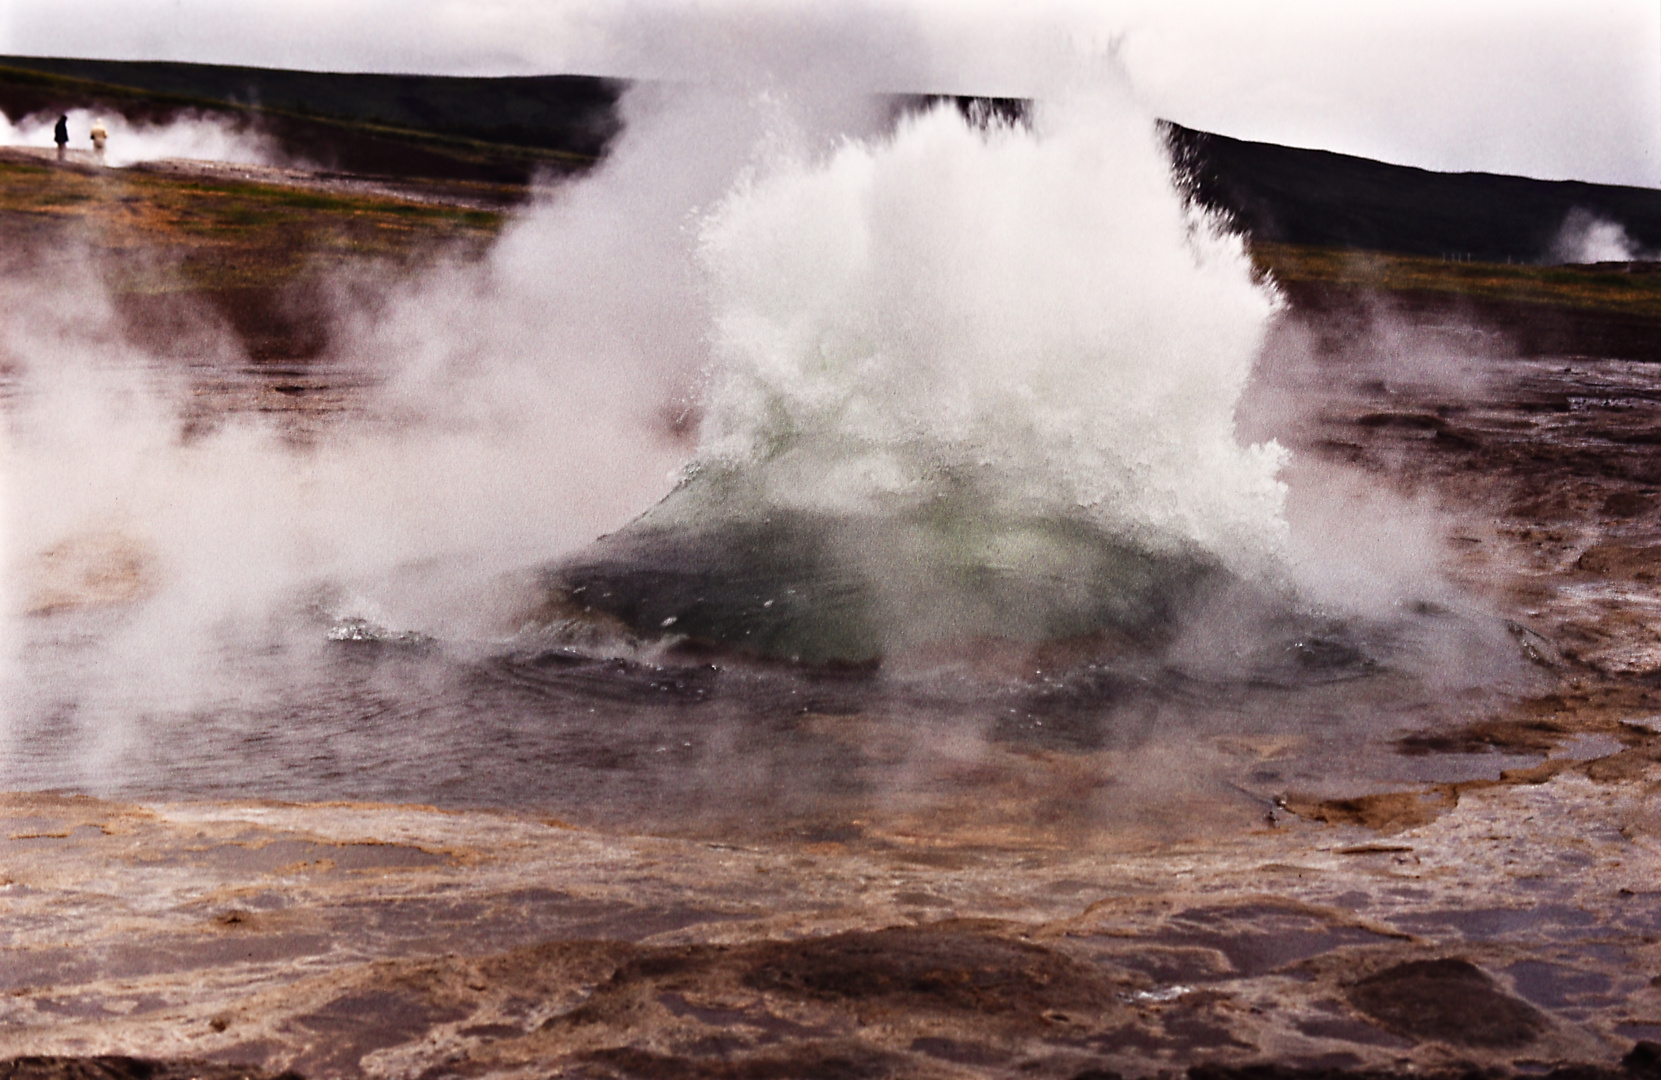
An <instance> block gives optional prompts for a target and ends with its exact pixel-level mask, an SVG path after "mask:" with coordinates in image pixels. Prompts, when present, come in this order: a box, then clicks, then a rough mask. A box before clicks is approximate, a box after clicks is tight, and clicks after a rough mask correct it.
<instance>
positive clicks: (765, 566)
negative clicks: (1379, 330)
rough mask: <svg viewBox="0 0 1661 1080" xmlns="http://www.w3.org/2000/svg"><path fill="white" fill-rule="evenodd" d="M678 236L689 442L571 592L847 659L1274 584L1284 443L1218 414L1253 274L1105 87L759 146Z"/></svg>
mask: <svg viewBox="0 0 1661 1080" xmlns="http://www.w3.org/2000/svg"><path fill="white" fill-rule="evenodd" d="M701 237H702V245H701V249H700V251H701V256H702V263H703V266H704V268H705V270H706V271H707V273H708V276H709V280H710V289H711V293H712V297H713V301H714V309H715V314H714V331H713V353H714V374H713V376H712V379H711V386H710V389H709V393H708V400H707V402H706V405H705V416H704V421H703V428H702V432H701V438H700V442H699V446H698V451H697V455H696V458H695V460H694V462H693V463H692V464H691V465H690V466H689V467H688V470H687V475H686V478H685V480H684V481H683V483H682V484H681V486H680V488H679V489H678V490H677V491H676V492H675V493H674V494H673V495H672V496H671V497H670V498H669V499H668V500H666V502H665V503H664V504H663V505H661V506H659V507H657V508H656V509H655V510H653V511H652V512H651V513H649V514H647V515H646V516H645V517H644V518H643V519H641V520H640V521H638V522H636V523H635V524H634V525H633V526H631V527H630V529H628V530H625V532H624V533H623V534H621V535H619V536H616V537H613V538H611V539H610V540H609V541H608V542H607V543H606V544H605V545H602V548H601V550H600V553H599V554H598V556H597V558H596V557H590V558H588V559H587V560H586V561H584V562H581V563H579V564H578V565H575V566H571V567H567V568H566V569H565V570H564V571H563V573H562V575H561V577H562V579H563V581H564V583H565V588H566V590H567V592H568V594H569V595H570V596H571V598H572V599H577V600H581V601H582V602H583V604H584V606H592V605H595V604H598V605H599V606H600V607H602V608H604V609H606V610H610V611H612V612H613V613H615V614H620V615H622V616H623V617H624V618H625V620H626V621H628V622H630V623H632V624H634V625H636V626H637V627H639V628H640V629H652V628H672V629H673V630H674V631H675V632H681V633H690V634H692V635H694V636H704V637H710V638H714V639H716V640H722V641H726V642H729V643H732V644H736V645H741V646H747V647H750V648H757V649H760V650H761V651H764V652H772V653H785V654H788V655H792V656H801V657H804V658H815V659H830V658H838V659H847V660H868V659H872V658H874V657H875V656H876V655H879V654H881V653H882V652H884V651H885V650H886V649H888V648H892V647H895V646H916V645H926V644H932V643H941V642H950V641H963V640H971V639H975V638H986V637H1012V638H1016V639H1032V638H1040V639H1042V638H1053V637H1060V636H1075V635H1079V634H1086V633H1091V632H1096V631H1106V630H1113V631H1137V632H1146V631H1149V630H1152V629H1153V628H1154V627H1155V626H1156V625H1157V624H1161V623H1163V622H1165V621H1167V620H1168V618H1169V617H1170V616H1171V615H1172V614H1174V611H1175V609H1177V608H1179V607H1180V606H1182V604H1183V603H1185V602H1186V601H1187V599H1189V598H1190V594H1192V593H1193V592H1194V591H1195V589H1196V588H1197V587H1198V586H1199V585H1200V584H1201V583H1202V582H1207V581H1212V582H1215V581H1220V580H1222V579H1224V578H1238V579H1243V580H1246V581H1250V582H1253V583H1256V584H1264V585H1266V584H1269V583H1271V582H1273V581H1275V580H1276V579H1277V578H1278V577H1279V576H1280V564H1281V557H1282V554H1283V548H1284V543H1285V539H1286V523H1285V520H1284V518H1283V515H1282V504H1283V499H1284V486H1283V485H1282V484H1281V482H1280V481H1279V480H1278V479H1277V475H1276V474H1277V471H1278V469H1279V468H1280V465H1281V463H1282V461H1283V459H1284V456H1285V455H1284V452H1283V451H1282V450H1281V449H1280V448H1279V447H1278V446H1277V445H1276V444H1274V443H1272V442H1270V443H1265V444H1261V445H1255V446H1241V445H1240V443H1239V442H1238V441H1237V439H1236V435H1235V424H1234V410H1235V406H1236V403H1237V401H1238V400H1239V397H1240V394H1241V391H1242V389H1243V388H1244V386H1245V383H1246V380H1247V378H1248V377H1249V376H1250V373H1251V369H1252V364H1253V361H1254V359H1255V356H1256V353H1257V350H1258V348H1259V347H1260V345H1261V343H1262V340H1263V335H1264V331H1265V327H1266V325H1267V321H1268V319H1269V317H1270V315H1271V313H1272V311H1273V310H1274V305H1275V298H1274V295H1273V293H1272V290H1271V289H1270V288H1269V287H1268V286H1267V285H1265V284H1263V283H1261V282H1259V281H1256V280H1254V278H1253V274H1252V268H1251V265H1250V262H1249V259H1248V258H1247V256H1246V254H1245V253H1244V251H1243V249H1242V245H1241V243H1240V241H1239V239H1238V238H1237V237H1234V236H1231V235H1227V234H1225V233H1223V232H1222V231H1220V230H1219V229H1218V228H1216V227H1215V224H1214V223H1213V222H1211V221H1208V220H1206V219H1205V218H1204V217H1203V216H1201V215H1200V214H1199V213H1197V212H1196V211H1195V210H1193V209H1192V208H1191V207H1189V206H1187V205H1185V203H1184V201H1183V199H1182V198H1181V196H1180V194H1179V192H1178V191H1177V190H1176V189H1175V187H1174V185H1173V181H1172V177H1171V169H1170V162H1169V159H1168V156H1167V154H1166V151H1165V148H1164V147H1163V146H1162V145H1161V144H1160V142H1159V140H1158V136H1157V132H1156V130H1155V127H1154V125H1153V124H1152V122H1151V121H1150V119H1149V118H1148V117H1146V116H1144V115H1142V114H1141V113H1140V112H1139V111H1138V110H1136V109H1135V108H1133V107H1132V106H1131V105H1130V104H1129V103H1128V102H1126V101H1124V100H1122V99H1121V98H1120V97H1119V96H1118V95H1115V94H1112V93H1110V92H1109V93H1098V94H1094V95H1089V96H1077V97H1073V98H1069V99H1063V100H1058V101H1053V102H1046V103H1043V104H1040V105H1038V106H1036V107H1035V109H1034V110H1033V114H1032V116H1031V118H1030V122H1023V121H1019V120H1015V121H1012V120H1008V119H1003V118H999V117H996V116H993V117H991V118H990V119H989V120H988V121H987V122H985V123H984V124H977V123H975V122H973V121H972V120H971V119H970V118H969V116H968V115H967V113H966V111H963V110H959V109H955V108H953V107H951V105H949V104H939V105H936V106H935V107H933V108H930V109H928V110H926V111H924V112H921V113H915V114H911V115H907V116H905V117H903V118H902V119H901V120H900V121H899V123H898V126H897V129H896V130H894V131H893V132H892V133H890V134H887V135H884V136H881V137H876V138H869V139H863V140H849V141H845V142H843V143H842V144H841V145H840V146H839V147H837V148H836V149H835V150H834V151H833V152H831V153H829V154H828V155H826V156H824V157H822V158H817V159H816V158H812V157H808V156H791V155H782V156H780V157H778V158H776V159H774V160H770V161H767V162H765V163H764V164H762V165H761V166H760V167H759V168H757V169H756V170H755V172H754V173H752V174H750V175H747V176H746V177H745V178H744V179H743V180H741V182H740V183H739V184H738V185H737V186H736V187H735V188H734V189H733V190H732V192H731V193H730V194H728V195H727V197H726V198H725V199H724V200H723V201H722V202H721V203H720V204H719V205H718V206H717V207H716V208H715V209H714V210H713V211H712V212H710V213H709V214H708V215H707V216H706V217H705V219H704V221H703V226H702V233H701ZM628 566H634V567H640V566H652V567H653V571H652V573H650V574H649V575H648V576H647V577H646V578H640V577H638V576H637V577H635V578H634V579H633V581H632V584H631V581H630V580H629V574H628V573H627V572H626V571H624V570H623V569H622V568H623V567H628ZM666 570H667V571H668V572H667V573H665V571H666Z"/></svg>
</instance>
